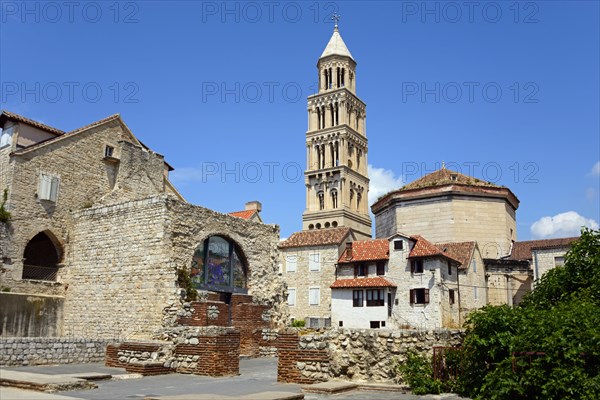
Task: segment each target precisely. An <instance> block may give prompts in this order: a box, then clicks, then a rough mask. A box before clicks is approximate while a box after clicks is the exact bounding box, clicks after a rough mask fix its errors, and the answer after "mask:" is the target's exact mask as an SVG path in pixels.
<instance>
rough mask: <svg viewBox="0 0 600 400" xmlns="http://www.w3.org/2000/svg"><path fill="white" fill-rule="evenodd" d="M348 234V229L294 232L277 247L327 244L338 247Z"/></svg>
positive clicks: (349, 230)
mask: <svg viewBox="0 0 600 400" xmlns="http://www.w3.org/2000/svg"><path fill="white" fill-rule="evenodd" d="M350 232H351V229H350V228H330V229H316V230H312V231H301V232H296V233H294V234H292V236H290V237H289V238H288V239H287V240H285V241H283V242H281V243H280V244H279V247H280V248H286V247H304V246H323V245H328V244H337V245H340V244H342V242H343V241H344V240H345V239H346V237H347V236H348V234H350Z"/></svg>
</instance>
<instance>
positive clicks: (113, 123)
mask: <svg viewBox="0 0 600 400" xmlns="http://www.w3.org/2000/svg"><path fill="white" fill-rule="evenodd" d="M0 127H1V128H2V144H3V147H2V148H1V149H0V172H1V174H0V184H1V188H2V190H6V191H7V194H8V197H7V202H6V204H5V208H6V209H7V210H8V211H9V212H10V214H11V217H10V220H9V221H8V222H3V223H0V228H1V229H0V233H1V234H0V252H1V254H2V260H1V261H2V265H0V267H1V270H0V271H1V272H0V287H1V288H2V294H1V296H2V304H3V307H2V311H1V313H0V314H1V317H2V318H1V319H2V321H1V323H0V328H1V329H2V334H3V335H9V336H10V335H16V336H38V335H44V334H47V335H56V336H60V335H71V336H73V335H75V336H83V337H95V338H110V337H123V336H125V337H141V338H150V337H151V336H152V335H153V334H154V333H155V332H157V331H158V330H160V329H162V328H164V327H165V326H166V325H169V324H172V322H173V321H172V318H170V317H169V315H170V314H169V313H172V312H176V310H177V309H179V308H181V307H182V304H183V302H182V288H180V287H179V286H178V282H179V283H180V284H183V283H182V282H185V281H186V279H183V281H182V276H184V277H185V276H188V277H189V281H190V282H191V285H192V286H193V288H194V289H197V290H200V291H201V292H202V293H209V292H210V293H214V294H217V297H218V300H219V301H220V302H221V303H223V304H225V305H226V307H227V306H229V307H231V305H232V304H234V303H235V304H237V303H239V302H240V301H238V300H235V299H236V298H237V297H236V296H238V297H239V296H242V297H243V298H246V297H248V295H250V296H252V298H250V300H249V301H250V302H253V301H254V302H255V303H257V304H263V305H266V306H268V307H270V308H271V314H270V317H269V318H270V319H271V320H272V321H273V323H275V324H276V323H277V322H278V321H280V320H281V319H282V318H285V319H286V318H287V317H286V314H285V312H286V311H285V307H284V308H283V309H282V308H281V305H282V303H283V301H284V299H283V295H284V284H283V281H282V279H281V278H280V277H279V276H278V273H277V272H278V271H277V263H278V259H279V256H278V249H277V244H278V241H279V228H278V227H277V226H274V225H265V224H263V223H262V222H261V221H260V217H259V216H258V215H257V214H258V211H259V210H258V208H260V206H259V203H258V204H257V203H253V204H251V205H252V206H254V209H253V210H249V211H250V213H249V215H248V216H247V217H248V218H244V217H242V218H239V217H236V216H230V215H226V214H221V213H218V212H215V211H212V210H208V209H205V208H203V207H199V206H194V205H191V204H188V203H186V202H185V201H184V200H183V198H182V197H181V196H180V195H179V193H178V192H177V190H176V189H175V188H174V187H173V185H172V184H171V183H170V182H169V179H168V174H169V171H170V170H172V168H171V167H170V166H169V164H167V163H166V162H165V160H164V157H163V156H162V155H160V154H158V153H155V152H153V151H152V150H150V149H149V148H147V147H146V146H144V145H143V144H142V143H141V142H140V141H139V140H138V139H137V138H136V137H135V136H134V135H133V133H132V132H131V131H130V130H129V129H128V128H127V126H126V125H125V123H124V122H123V121H122V119H121V117H120V116H119V115H113V116H111V117H108V118H105V119H103V120H100V121H97V122H95V123H92V124H90V125H87V126H85V127H82V128H79V129H76V130H74V131H71V132H63V131H60V130H58V129H56V128H52V127H49V126H46V125H43V124H41V123H39V122H36V121H32V120H30V119H27V118H25V117H22V116H19V115H16V114H13V113H10V112H3V113H2V114H1V116H0ZM183 289H185V287H184V288H183ZM244 296H245V297H244ZM242 297H240V299H241V298H242ZM23 298H25V299H26V301H22V299H23ZM31 299H34V300H35V301H34V300H31ZM244 301H245V302H247V301H248V300H244ZM236 302H237V303H236ZM16 303H19V304H22V305H23V307H21V312H19V308H18V307H17V308H14V307H13V308H10V309H9V307H6V306H5V305H6V304H16ZM49 304H52V305H53V308H52V310H53V311H52V312H49V313H45V314H44V313H43V312H42V313H41V314H44V315H45V317H44V318H47V320H46V321H45V322H47V323H49V324H51V325H52V329H50V330H48V328H47V326H46V327H44V326H43V325H44V324H37V323H36V321H37V320H36V318H38V315H36V313H32V312H30V311H31V309H38V310H39V309H40V307H41V309H42V310H49V308H47V307H49ZM27 307H29V308H30V309H27ZM44 307H46V308H44ZM11 310H12V311H11ZM173 310H175V311H173ZM49 314H52V315H53V317H52V318H49V317H48V315H49ZM229 314H230V315H231V312H229ZM48 318H49V319H48ZM229 321H231V318H229ZM40 325H42V326H40Z"/></svg>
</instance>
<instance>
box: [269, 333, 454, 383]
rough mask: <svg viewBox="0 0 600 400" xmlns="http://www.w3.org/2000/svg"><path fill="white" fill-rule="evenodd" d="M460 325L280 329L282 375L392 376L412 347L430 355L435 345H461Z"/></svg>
mask: <svg viewBox="0 0 600 400" xmlns="http://www.w3.org/2000/svg"><path fill="white" fill-rule="evenodd" d="M462 338H463V332H462V331H458V330H455V331H449V330H445V331H411V330H402V331H392V330H370V329H366V330H359V329H356V330H351V329H341V328H340V329H337V328H333V329H330V330H327V331H325V332H323V333H321V334H316V335H311V334H308V335H300V336H298V333H296V332H293V331H287V332H282V333H281V334H280V336H279V339H278V344H279V346H278V349H279V365H278V372H277V375H278V378H277V379H278V381H280V382H289V383H314V382H320V381H326V380H329V379H342V380H348V381H356V382H394V381H395V380H396V372H395V368H394V364H395V363H396V362H403V361H404V360H405V359H406V354H407V352H408V351H409V350H411V349H414V350H416V351H417V352H419V353H421V354H424V355H427V356H431V355H432V354H433V350H432V349H433V347H434V346H459V345H460V344H461V343H462Z"/></svg>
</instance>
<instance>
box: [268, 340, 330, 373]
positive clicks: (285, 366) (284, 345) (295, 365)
mask: <svg viewBox="0 0 600 400" xmlns="http://www.w3.org/2000/svg"><path fill="white" fill-rule="evenodd" d="M298 342H299V337H298V333H296V332H293V333H280V334H279V338H278V340H277V350H278V356H279V361H278V364H277V381H278V382H284V383H299V384H311V383H316V382H323V381H326V380H327V379H319V378H317V377H309V376H306V375H305V374H303V373H302V371H301V368H303V367H305V365H306V364H307V363H318V364H320V365H323V366H327V368H328V366H329V355H328V353H327V351H326V350H312V349H311V350H308V349H300V348H299V347H298Z"/></svg>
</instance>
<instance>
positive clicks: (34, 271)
mask: <svg viewBox="0 0 600 400" xmlns="http://www.w3.org/2000/svg"><path fill="white" fill-rule="evenodd" d="M57 243H58V241H57V240H56V238H55V237H54V235H52V233H51V232H47V231H46V232H40V233H38V234H37V235H35V236H34V237H33V238H32V239H31V240H30V241H29V242H28V243H27V246H25V251H24V253H23V258H24V260H23V275H22V279H34V280H39V281H56V277H57V275H58V267H59V263H60V261H61V258H62V251H61V249H60V246H59V245H58V244H57Z"/></svg>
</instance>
